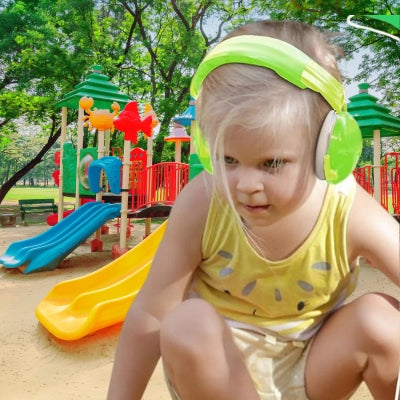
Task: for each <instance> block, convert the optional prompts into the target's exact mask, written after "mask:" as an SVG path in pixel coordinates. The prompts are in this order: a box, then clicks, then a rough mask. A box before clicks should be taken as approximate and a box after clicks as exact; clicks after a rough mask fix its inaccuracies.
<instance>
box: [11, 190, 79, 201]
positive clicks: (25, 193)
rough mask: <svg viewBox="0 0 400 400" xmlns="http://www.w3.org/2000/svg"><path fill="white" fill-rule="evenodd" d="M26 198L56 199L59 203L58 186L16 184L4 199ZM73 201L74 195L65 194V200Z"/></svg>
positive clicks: (16, 199)
mask: <svg viewBox="0 0 400 400" xmlns="http://www.w3.org/2000/svg"><path fill="white" fill-rule="evenodd" d="M25 199H54V201H55V202H56V203H58V187H30V186H15V187H13V188H11V190H10V191H9V192H8V193H7V194H6V197H5V198H4V201H7V202H13V203H14V202H15V203H18V200H25ZM73 201H74V199H73V198H72V197H65V196H64V202H66V203H71V202H73Z"/></svg>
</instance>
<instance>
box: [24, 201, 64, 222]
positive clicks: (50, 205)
mask: <svg viewBox="0 0 400 400" xmlns="http://www.w3.org/2000/svg"><path fill="white" fill-rule="evenodd" d="M18 204H19V211H20V213H21V220H22V222H24V221H25V214H33V213H45V212H52V213H56V212H57V211H58V207H57V205H56V204H54V199H26V200H18Z"/></svg>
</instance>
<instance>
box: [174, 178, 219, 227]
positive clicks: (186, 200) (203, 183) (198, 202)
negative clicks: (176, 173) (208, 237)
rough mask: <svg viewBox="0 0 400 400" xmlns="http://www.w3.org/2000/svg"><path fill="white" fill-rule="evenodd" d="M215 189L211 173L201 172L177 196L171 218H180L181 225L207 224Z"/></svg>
mask: <svg viewBox="0 0 400 400" xmlns="http://www.w3.org/2000/svg"><path fill="white" fill-rule="evenodd" d="M212 191H213V182H212V178H211V177H210V175H208V174H207V173H205V172H202V173H200V174H199V175H197V176H196V177H195V178H193V179H192V180H190V181H189V183H188V184H187V185H186V186H185V187H184V188H183V190H182V191H181V193H180V194H179V196H178V197H177V198H176V200H175V203H174V206H173V208H172V211H171V214H170V218H169V219H170V220H171V221H174V220H178V221H179V225H182V224H183V225H190V224H191V225H192V226H194V225H196V226H197V225H201V226H203V225H204V224H205V220H206V218H207V214H208V210H209V206H210V201H211V197H212Z"/></svg>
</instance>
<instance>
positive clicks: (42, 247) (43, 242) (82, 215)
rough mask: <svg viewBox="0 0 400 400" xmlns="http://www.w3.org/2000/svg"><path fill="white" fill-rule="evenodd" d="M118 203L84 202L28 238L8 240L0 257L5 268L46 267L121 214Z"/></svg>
mask: <svg viewBox="0 0 400 400" xmlns="http://www.w3.org/2000/svg"><path fill="white" fill-rule="evenodd" d="M120 211H121V204H110V203H104V204H103V203H99V202H91V203H86V204H85V205H83V206H82V207H79V208H78V209H77V210H75V211H74V212H73V213H71V214H70V215H68V216H67V217H66V218H64V219H63V220H61V221H60V222H59V223H58V224H56V225H54V226H53V227H51V228H50V229H48V230H47V231H45V232H43V233H41V234H40V235H37V236H35V237H33V238H30V239H25V240H21V241H18V242H14V243H11V245H10V246H9V247H8V249H7V250H6V252H5V253H4V254H3V255H2V256H1V257H0V263H1V264H3V265H4V266H5V267H6V268H18V267H22V266H23V267H24V268H21V270H22V271H23V273H24V274H29V273H31V272H34V271H48V270H53V269H55V268H57V265H58V264H59V263H60V262H61V260H63V259H64V258H65V257H66V256H67V255H68V254H69V253H71V251H73V250H74V249H75V248H76V247H78V246H79V245H80V244H81V243H82V242H83V241H84V240H86V239H87V238H88V237H89V236H90V235H91V234H92V233H94V232H96V231H97V229H99V228H100V227H101V226H102V225H103V224H104V223H105V222H107V221H108V220H109V219H112V218H116V217H118V216H119V215H120Z"/></svg>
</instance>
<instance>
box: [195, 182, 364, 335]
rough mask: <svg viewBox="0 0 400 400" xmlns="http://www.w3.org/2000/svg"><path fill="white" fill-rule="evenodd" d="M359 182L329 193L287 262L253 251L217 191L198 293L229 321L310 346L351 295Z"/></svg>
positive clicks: (333, 187)
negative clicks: (349, 234) (352, 224)
mask: <svg viewBox="0 0 400 400" xmlns="http://www.w3.org/2000/svg"><path fill="white" fill-rule="evenodd" d="M355 188H356V182H355V180H354V179H353V177H350V178H348V179H346V180H345V181H344V182H342V183H340V184H339V185H330V186H329V187H328V189H327V192H326V195H325V199H324V202H323V206H322V209H321V212H320V215H319V217H318V220H317V222H316V224H315V226H314V228H313V230H312V232H311V233H310V235H309V236H308V238H307V239H306V240H305V241H304V243H303V244H302V245H301V246H300V247H299V248H298V249H297V250H296V251H295V252H294V253H293V254H291V255H290V256H289V257H287V258H285V259H283V260H280V261H269V260H267V259H265V258H263V257H262V256H260V255H259V254H258V253H257V252H256V251H255V250H254V248H253V247H252V245H251V244H250V242H249V241H248V238H247V236H246V234H245V233H244V231H243V229H242V227H241V226H239V225H238V224H237V222H236V218H235V216H234V214H233V211H232V210H231V208H230V206H229V205H228V204H227V203H225V202H223V201H222V200H221V198H220V197H218V195H217V194H216V192H215V191H214V193H213V196H212V200H211V205H210V209H209V213H208V217H207V222H206V227H205V232H204V235H203V240H202V253H203V260H202V263H201V265H200V266H199V268H198V269H197V271H196V274H195V278H194V290H195V291H196V292H197V295H199V296H200V297H202V298H204V299H205V300H207V301H208V302H210V303H211V304H213V305H214V307H215V308H216V309H217V310H218V312H219V313H220V314H221V315H223V316H224V317H225V318H227V319H229V320H231V321H236V322H238V323H239V324H245V325H250V326H254V327H257V328H261V329H262V330H263V331H264V332H267V333H268V332H270V333H273V334H276V335H278V336H280V337H282V338H285V339H288V340H307V339H309V338H310V337H312V336H313V335H314V334H315V333H316V331H317V330H318V329H319V328H320V326H321V324H322V323H323V321H324V320H325V318H326V317H327V316H328V315H329V314H330V313H331V312H332V311H334V310H336V309H337V308H339V307H340V306H342V305H343V303H344V302H345V300H346V299H347V297H348V296H349V295H350V294H351V293H352V292H353V290H354V288H355V285H356V281H357V277H358V266H357V267H356V268H355V269H354V270H353V272H351V270H350V266H349V263H348V257H347V247H346V228H347V220H348V215H349V210H350V207H351V205H352V203H353V199H354V195H355Z"/></svg>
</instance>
